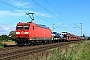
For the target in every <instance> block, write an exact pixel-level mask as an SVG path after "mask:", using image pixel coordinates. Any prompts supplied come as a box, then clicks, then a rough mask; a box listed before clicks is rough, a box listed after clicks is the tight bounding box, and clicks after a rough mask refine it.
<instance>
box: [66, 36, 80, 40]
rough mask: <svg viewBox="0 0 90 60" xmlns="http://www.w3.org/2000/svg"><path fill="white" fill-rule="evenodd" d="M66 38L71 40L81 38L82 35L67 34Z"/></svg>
mask: <svg viewBox="0 0 90 60" xmlns="http://www.w3.org/2000/svg"><path fill="white" fill-rule="evenodd" d="M66 36H67V37H66V40H68V41H70V40H80V39H81V37H79V36H76V35H73V34H66Z"/></svg>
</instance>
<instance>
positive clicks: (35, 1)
mask: <svg viewBox="0 0 90 60" xmlns="http://www.w3.org/2000/svg"><path fill="white" fill-rule="evenodd" d="M32 1H33V2H34V3H36V4H37V5H39V6H40V7H42V8H43V9H45V10H46V11H48V12H49V13H51V14H52V15H53V16H55V17H57V18H58V19H59V20H61V21H63V22H65V23H66V24H68V23H67V22H66V21H64V20H62V19H61V18H60V17H59V16H56V15H55V14H54V13H52V12H51V11H49V10H48V9H47V8H45V7H43V6H42V5H40V4H39V3H37V2H36V1H35V0H32ZM68 25H69V26H71V25H70V24H68Z"/></svg>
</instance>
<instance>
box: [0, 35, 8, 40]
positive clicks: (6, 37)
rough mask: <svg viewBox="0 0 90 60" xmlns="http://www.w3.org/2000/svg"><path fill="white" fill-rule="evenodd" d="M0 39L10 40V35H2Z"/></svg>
mask: <svg viewBox="0 0 90 60" xmlns="http://www.w3.org/2000/svg"><path fill="white" fill-rule="evenodd" d="M0 39H1V40H6V41H8V39H9V37H8V36H7V35H1V36H0Z"/></svg>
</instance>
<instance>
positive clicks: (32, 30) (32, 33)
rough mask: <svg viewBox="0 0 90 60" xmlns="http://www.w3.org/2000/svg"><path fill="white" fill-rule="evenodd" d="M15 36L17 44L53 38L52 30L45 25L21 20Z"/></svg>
mask: <svg viewBox="0 0 90 60" xmlns="http://www.w3.org/2000/svg"><path fill="white" fill-rule="evenodd" d="M15 36H16V39H17V40H16V42H17V44H31V43H32V42H33V43H34V42H35V43H37V42H39V41H41V42H42V41H43V42H44V40H45V41H46V40H51V30H50V28H49V27H46V26H45V25H40V24H35V23H33V22H27V23H21V22H19V23H17V26H16V33H15Z"/></svg>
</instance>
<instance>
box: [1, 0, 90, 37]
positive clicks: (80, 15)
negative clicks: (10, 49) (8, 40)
mask: <svg viewBox="0 0 90 60" xmlns="http://www.w3.org/2000/svg"><path fill="white" fill-rule="evenodd" d="M26 13H34V21H33V22H34V23H36V24H43V25H46V26H48V27H50V29H51V30H52V31H56V32H58V33H61V32H62V31H67V32H69V33H72V34H75V35H81V24H80V23H82V34H85V35H86V36H90V32H89V31H90V28H89V26H90V22H89V21H90V0H0V35H2V34H7V35H8V34H9V32H10V31H12V30H15V26H16V24H17V23H18V22H29V21H31V19H30V18H29V16H28V15H26ZM52 26H53V27H52Z"/></svg>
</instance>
